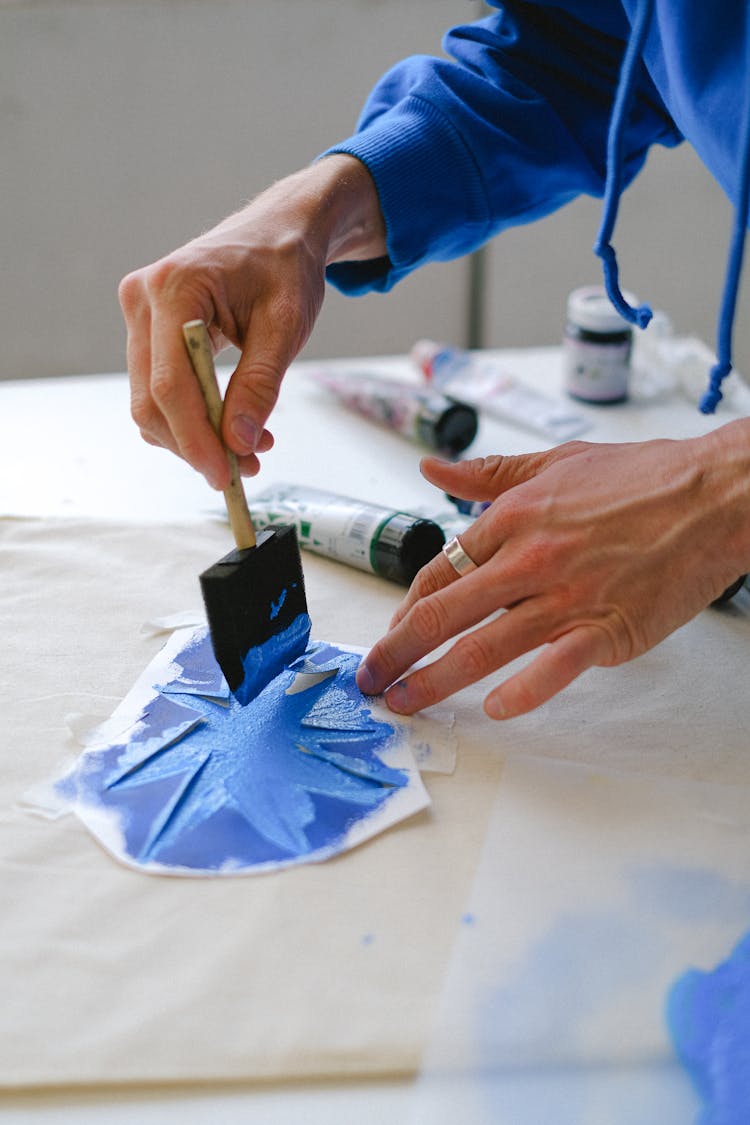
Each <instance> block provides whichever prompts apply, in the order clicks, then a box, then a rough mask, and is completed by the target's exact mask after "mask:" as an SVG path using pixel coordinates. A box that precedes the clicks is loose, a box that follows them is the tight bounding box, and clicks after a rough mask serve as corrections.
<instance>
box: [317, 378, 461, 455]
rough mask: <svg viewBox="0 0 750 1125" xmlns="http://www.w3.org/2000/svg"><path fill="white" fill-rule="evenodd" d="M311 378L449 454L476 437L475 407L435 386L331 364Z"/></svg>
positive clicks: (368, 414)
mask: <svg viewBox="0 0 750 1125" xmlns="http://www.w3.org/2000/svg"><path fill="white" fill-rule="evenodd" d="M311 378H312V379H314V380H315V382H316V383H319V384H320V385H321V386H323V387H325V388H326V389H327V390H329V391H332V392H333V393H334V394H335V395H336V396H337V398H339V399H340V400H341V402H343V403H345V404H346V405H347V406H348V407H350V408H351V409H352V410H355V411H356V412H357V413H358V414H361V415H362V416H363V417H365V418H369V419H371V421H373V422H379V423H380V424H381V425H383V426H387V427H388V429H390V430H395V431H396V433H399V434H403V436H404V437H408V438H411V439H412V441H418V442H421V443H422V444H423V445H426V446H428V447H429V448H430V449H434V450H437V452H439V453H442V454H444V455H445V456H449V457H454V456H456V455H457V454H458V453H462V452H463V450H464V449H466V448H467V446H469V445H471V443H472V441H473V440H474V438H475V437H476V433H477V426H478V418H477V412H476V409H475V408H474V406H472V405H471V404H469V403H466V402H463V401H462V402H457V401H456V400H455V399H454V398H451V397H450V396H449V395H446V394H444V393H443V392H442V390H440V389H437V388H435V387H428V388H424V387H418V386H415V385H414V384H413V383H409V382H406V381H405V380H401V379H390V378H385V377H384V376H381V375H374V374H373V375H371V374H364V373H362V372H359V373H358V372H348V373H346V372H338V371H333V370H331V369H330V368H323V369H320V370H317V371H313V372H311Z"/></svg>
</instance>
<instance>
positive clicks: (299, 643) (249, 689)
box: [235, 606, 311, 706]
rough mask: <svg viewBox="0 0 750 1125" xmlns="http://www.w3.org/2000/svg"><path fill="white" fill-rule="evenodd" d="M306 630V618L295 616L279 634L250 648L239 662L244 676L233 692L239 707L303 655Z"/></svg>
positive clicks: (308, 632) (307, 625)
mask: <svg viewBox="0 0 750 1125" xmlns="http://www.w3.org/2000/svg"><path fill="white" fill-rule="evenodd" d="M278 608H280V606H279V607H278ZM277 612H278V609H277ZM271 616H272V617H273V616H274V615H273V614H272V615H271ZM310 626H311V622H310V618H309V617H308V615H307V614H306V613H299V614H297V616H296V617H295V619H294V621H292V623H291V625H288V626H287V628H286V629H284V630H283V631H282V632H281V633H276V634H275V635H274V636H272V637H269V638H268V640H267V641H264V642H263V644H262V645H254V646H253V648H251V649H250V650H249V651H248V653H247V655H246V656H245V659H244V660H243V661H242V667H243V668H244V669H245V676H244V679H243V681H242V683H241V684H240V686H239V687H238V689H237V691H236V692H235V696H236V698H237V700H238V701H239V702H240V703H241V704H242V705H243V706H246V705H247V704H248V703H250V702H251V701H252V700H253V699H255V697H256V696H257V695H258V693H259V692H261V691H262V690H263V689H264V688H265V687H266V685H267V684H269V683H270V682H271V681H272V680H273V679H275V677H276V676H278V675H279V673H280V672H282V671H283V669H284V668H286V667H287V665H288V664H289V663H290V661H292V660H294V659H295V658H296V657H299V656H300V655H301V654H302V653H304V651H305V649H306V647H307V643H308V641H309V639H310Z"/></svg>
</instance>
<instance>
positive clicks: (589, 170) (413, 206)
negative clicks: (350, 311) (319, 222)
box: [324, 0, 681, 295]
mask: <svg viewBox="0 0 750 1125" xmlns="http://www.w3.org/2000/svg"><path fill="white" fill-rule="evenodd" d="M570 6H571V7H572V6H573V5H570ZM578 6H579V7H580V6H581V5H580V0H579V4H578ZM498 7H500V11H498V13H496V14H493V15H492V16H490V17H488V18H486V19H483V20H479V21H477V22H475V23H472V24H468V25H464V26H460V27H456V28H453V29H452V30H451V31H449V32H448V33H447V35H446V37H445V40H444V43H443V46H444V48H445V51H446V54H447V55H448V58H445V59H444V58H431V57H427V56H422V55H420V56H414V57H412V58H409V59H406V60H404V61H403V62H402V63H400V64H398V65H397V66H395V67H394V68H393V69H392V70H390V71H388V72H387V73H386V74H385V75H384V76H383V77H382V78H381V80H380V81H379V82H378V84H377V85H376V87H375V89H374V90H373V91H372V93H371V94H370V96H369V98H368V100H367V102H366V104H365V107H364V109H363V111H362V114H361V116H360V119H359V122H358V124H357V129H356V132H355V133H354V134H353V135H352V136H351V137H349V138H348V139H347V140H344V141H342V142H341V143H340V144H336V145H333V146H332V147H331V148H330V149H329V150H328V153H333V152H339V153H349V154H350V155H352V156H355V157H357V158H358V159H359V160H361V161H362V162H363V163H364V164H365V165H366V166H367V168H368V169H369V171H370V173H371V175H372V177H373V179H374V182H375V185H376V188H377V191H378V195H379V199H380V205H381V209H382V211H383V215H384V218H385V223H386V231H387V245H388V257H387V258H383V259H378V260H373V261H367V262H343V263H337V264H335V265H332V266H330V267H329V268H328V271H327V276H328V279H329V281H331V282H332V283H333V284H334V285H335V286H336V287H337V288H339V289H341V290H342V291H343V292H346V293H349V294H352V295H354V294H358V293H364V292H367V291H369V290H373V289H374V290H380V291H385V290H388V289H390V288H391V287H392V286H393V285H395V284H396V282H398V281H399V280H400V279H401V278H402V277H405V276H406V275H407V274H408V273H410V272H411V271H412V270H414V269H416V268H417V267H418V266H421V265H424V264H425V263H427V262H430V261H438V260H440V261H445V260H448V259H451V258H456V257H459V256H461V255H463V254H467V253H469V252H470V251H472V250H474V249H476V248H477V247H478V246H480V245H481V244H482V243H484V242H486V241H487V240H488V239H489V238H491V237H492V236H493V235H495V234H497V233H499V232H500V231H502V230H503V229H504V228H505V227H508V226H512V225H517V224H520V223H526V222H530V221H532V220H534V219H537V218H541V217H542V216H543V215H546V214H548V213H550V212H551V211H554V210H556V209H557V208H558V207H561V206H562V205H563V204H565V203H567V202H568V201H569V200H571V199H573V198H575V197H576V196H578V195H581V194H588V195H594V196H598V195H601V194H602V191H603V186H604V179H605V174H606V167H605V162H606V147H607V126H608V121H609V115H610V111H611V107H612V100H613V97H614V91H615V89H616V86H617V78H618V73H619V66H620V62H621V59H622V53H623V48H624V43H625V40H626V37H627V34H628V31H629V27H628V24H627V22H626V20H625V17H624V15H623V12H622V9H621V7H620V5H619V4H618V3H608V2H605V0H599V3H598V5H594V6H592V7H598V11H599V13H600V14H599V16H598V18H597V21H596V22H597V26H596V27H593V26H591V25H590V24H589V23H587V22H583V21H581V20H576V19H574V18H573V17H572V16H571V15H570V14H568V13H567V12H565V11H563V10H562V8H561V7H560V6H557V5H551V6H546V5H542V4H538V3H525V2H520V0H507V2H505V3H502V6H500V4H499V3H498ZM603 10H604V12H605V15H604V16H602V14H601V13H602V11H603ZM680 139H681V137H680V134H679V132H678V130H677V128H676V126H675V125H674V123H673V121H672V120H671V118H670V116H669V114H668V113H667V111H666V109H665V108H664V105H663V103H662V102H661V100H660V98H659V96H658V94H657V93H656V91H655V89H654V87H653V86H652V84H651V82H650V80H649V78H648V75H647V73H646V71H645V69H643V68H641V70H640V73H639V77H638V83H637V88H636V96H635V101H634V107H633V111H632V113H631V115H630V120H629V122H628V126H627V129H626V131H625V136H624V144H625V160H624V167H625V178H626V181H629V180H630V179H632V177H633V176H634V175H635V174H636V173H637V171H638V170H639V169H640V167H641V165H642V164H643V161H644V160H645V157H646V153H647V151H648V148H649V146H650V145H651V144H653V143H654V142H661V143H663V144H667V145H674V144H677V143H678V142H679V140H680ZM328 153H325V154H324V155H327V154H328Z"/></svg>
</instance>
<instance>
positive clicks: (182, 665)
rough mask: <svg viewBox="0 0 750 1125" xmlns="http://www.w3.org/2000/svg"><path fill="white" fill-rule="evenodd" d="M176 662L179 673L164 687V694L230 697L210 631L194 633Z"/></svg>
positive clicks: (162, 689) (217, 697) (210, 697)
mask: <svg viewBox="0 0 750 1125" xmlns="http://www.w3.org/2000/svg"><path fill="white" fill-rule="evenodd" d="M175 666H176V667H177V675H176V676H175V678H174V679H173V680H170V682H169V683H167V684H165V685H164V686H163V687H162V688H161V691H162V692H163V693H164V694H166V695H169V694H179V695H205V696H206V697H207V698H208V699H225V700H226V699H229V686H228V684H227V681H226V680H225V679H224V675H223V673H222V671H221V668H220V667H219V665H218V664H217V663H216V658H215V656H214V650H213V648H212V647H211V636H210V634H209V633H208V632H207V631H200V632H198V633H196V634H194V636H193V637H192V638H191V639H190V641H189V642H188V644H187V645H186V646H185V648H184V649H183V651H182V653H181V654H180V659H178V660H175Z"/></svg>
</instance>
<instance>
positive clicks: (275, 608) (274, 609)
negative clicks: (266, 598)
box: [271, 590, 287, 621]
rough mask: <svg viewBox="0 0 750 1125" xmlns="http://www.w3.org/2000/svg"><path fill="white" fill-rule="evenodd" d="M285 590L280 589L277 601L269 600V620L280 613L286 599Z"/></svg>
mask: <svg viewBox="0 0 750 1125" xmlns="http://www.w3.org/2000/svg"><path fill="white" fill-rule="evenodd" d="M286 593H287V592H286V590H282V591H281V593H280V595H279V599H278V601H275V602H271V620H272V621H274V620H275V619H276V618H277V617H278V616H279V614H280V613H281V607H282V606H283V604H284V602H285V601H286Z"/></svg>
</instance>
